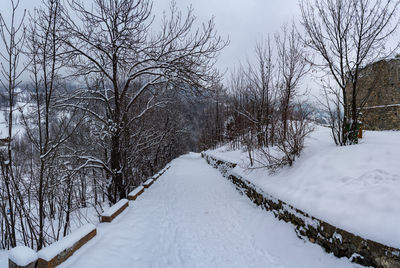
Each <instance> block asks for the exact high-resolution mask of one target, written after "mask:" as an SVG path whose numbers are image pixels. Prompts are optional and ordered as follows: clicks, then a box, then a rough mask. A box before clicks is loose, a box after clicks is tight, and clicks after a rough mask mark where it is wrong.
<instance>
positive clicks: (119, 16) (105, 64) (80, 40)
mask: <svg viewBox="0 0 400 268" xmlns="http://www.w3.org/2000/svg"><path fill="white" fill-rule="evenodd" d="M68 12H73V14H72V15H68V14H65V16H64V18H65V21H64V36H65V37H66V39H65V45H66V46H67V47H68V48H69V49H70V51H71V53H72V56H73V57H72V61H71V66H70V67H71V68H72V69H73V70H74V74H75V75H77V76H85V77H86V80H87V81H95V82H96V83H92V82H90V84H91V86H90V87H88V88H85V89H83V90H79V91H78V92H77V93H76V99H79V100H84V101H86V102H87V103H89V102H91V103H96V104H97V105H100V106H99V107H101V108H100V109H99V111H94V110H90V109H87V106H80V108H82V109H84V110H86V111H87V112H88V113H89V114H90V115H91V116H92V118H93V120H95V121H97V122H98V123H100V124H101V125H102V129H103V131H104V132H105V133H106V137H105V142H106V143H107V144H108V146H107V152H106V158H105V159H104V160H101V159H99V158H98V157H94V156H90V157H87V160H89V161H88V163H92V164H93V163H95V165H98V166H99V167H102V168H103V169H104V170H105V171H106V172H107V173H108V174H109V175H110V176H111V182H110V184H109V193H108V196H109V199H110V201H111V202H116V201H118V199H120V198H124V197H126V191H127V189H126V185H127V183H126V182H127V180H129V178H124V174H127V173H126V172H124V170H125V169H126V168H127V167H126V166H124V163H123V162H124V161H123V155H124V150H125V148H124V147H123V146H122V140H123V137H124V136H126V135H129V129H130V128H132V127H133V126H134V125H135V122H137V120H138V119H139V118H141V117H142V116H143V115H144V114H145V113H146V112H148V111H149V110H151V109H152V108H154V107H157V106H159V105H160V103H159V102H158V101H157V98H156V97H155V96H156V95H157V94H158V93H157V92H158V91H159V90H160V89H165V90H169V89H170V88H171V87H172V86H174V87H180V86H182V85H184V87H186V88H195V89H201V88H206V87H208V86H209V83H213V81H214V80H215V79H216V78H217V77H218V73H217V72H216V71H215V70H214V69H213V64H214V62H215V56H216V55H217V53H218V52H219V51H220V50H221V49H222V48H223V47H224V46H225V44H226V42H224V41H223V40H222V39H221V38H220V37H219V36H217V35H216V33H215V31H214V24H213V21H212V20H210V21H208V22H207V23H205V24H203V27H202V28H201V29H194V21H195V18H194V16H193V14H192V10H191V9H189V10H188V12H187V14H186V15H183V14H182V13H181V12H180V11H178V10H177V8H176V7H175V5H174V4H172V6H171V12H170V15H169V17H167V16H165V15H164V17H163V19H162V23H161V30H160V31H159V32H158V33H156V34H154V31H155V30H154V25H153V21H154V19H153V16H152V3H151V2H150V1H149V0H134V1H132V0H112V1H108V0H94V1H93V7H89V6H87V5H85V2H83V1H78V0H71V1H69V8H68ZM144 97H145V98H147V99H146V101H145V103H146V105H144V106H138V103H139V100H141V101H143V98H144ZM74 105H75V104H71V106H74ZM138 107H140V109H137V108H138ZM132 111H135V112H136V113H135V114H134V115H132V113H131V112H132Z"/></svg>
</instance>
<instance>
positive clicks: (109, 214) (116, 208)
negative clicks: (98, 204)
mask: <svg viewBox="0 0 400 268" xmlns="http://www.w3.org/2000/svg"><path fill="white" fill-rule="evenodd" d="M127 204H129V201H128V199H125V198H124V199H121V200H119V201H118V202H117V203H116V204H115V205H113V206H111V207H110V208H109V209H107V210H106V211H104V212H103V214H101V216H102V217H113V216H114V214H116V213H117V212H118V211H119V210H120V209H122V208H123V207H124V206H126V205H127Z"/></svg>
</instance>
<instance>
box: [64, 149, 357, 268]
mask: <svg viewBox="0 0 400 268" xmlns="http://www.w3.org/2000/svg"><path fill="white" fill-rule="evenodd" d="M97 231H98V234H97V236H96V237H95V238H94V239H92V240H91V241H90V242H89V243H88V244H86V245H85V246H83V247H82V248H81V249H80V250H79V251H78V252H77V253H75V254H74V255H73V256H72V257H71V258H70V259H68V260H67V261H66V262H65V263H64V264H62V265H61V266H60V267H64V268H65V267H74V268H75V267H307V268H309V267H359V266H358V265H356V264H352V263H350V262H349V260H348V259H337V258H336V257H334V256H333V255H331V254H327V253H325V252H324V251H323V250H322V248H320V247H319V246H317V245H314V244H311V243H309V242H304V241H302V240H300V239H299V238H297V236H296V234H295V232H294V230H293V227H292V225H290V224H287V223H284V222H283V221H278V220H277V219H275V218H274V217H273V215H272V214H271V213H268V212H266V211H263V210H261V209H260V208H258V207H256V206H255V205H254V204H253V203H251V201H249V200H248V199H247V198H246V197H244V196H241V195H240V194H239V193H238V192H237V191H236V189H235V188H234V186H233V185H232V184H231V183H230V182H229V181H227V180H226V179H225V178H223V177H222V176H221V174H220V173H219V172H218V171H217V170H216V169H213V168H212V167H210V166H209V165H208V164H207V163H206V162H205V161H204V160H203V159H201V157H200V155H199V154H188V155H185V156H182V157H180V158H178V159H176V160H174V161H173V162H172V163H171V168H170V169H169V170H168V171H167V172H166V173H165V174H164V175H163V176H162V177H161V178H160V179H159V180H157V181H156V182H155V183H154V185H152V186H151V187H150V189H149V190H146V191H145V192H144V194H142V195H141V196H140V197H139V198H138V199H137V200H136V201H133V202H130V206H129V207H128V209H127V210H126V211H124V212H123V213H122V214H121V215H120V216H119V217H117V218H116V219H115V220H114V221H113V222H112V223H102V224H100V225H98V229H97Z"/></svg>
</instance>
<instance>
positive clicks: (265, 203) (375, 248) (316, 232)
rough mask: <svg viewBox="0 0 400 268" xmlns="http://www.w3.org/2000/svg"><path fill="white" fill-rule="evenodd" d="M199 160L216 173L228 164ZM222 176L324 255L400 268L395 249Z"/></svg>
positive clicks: (244, 182)
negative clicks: (315, 245)
mask: <svg viewBox="0 0 400 268" xmlns="http://www.w3.org/2000/svg"><path fill="white" fill-rule="evenodd" d="M203 157H204V158H205V159H206V161H207V162H208V163H209V164H210V165H212V166H213V167H215V168H218V169H219V170H220V171H221V169H220V168H219V166H220V165H223V166H224V165H227V164H229V163H225V162H221V161H220V160H216V159H213V158H212V156H209V155H206V154H203ZM221 173H222V172H221ZM225 176H226V177H227V178H228V179H229V180H230V181H231V182H232V183H233V184H235V185H236V188H237V189H238V190H239V191H241V192H242V193H244V194H245V195H247V197H248V198H249V199H250V200H252V201H253V202H254V203H255V204H256V205H258V206H261V207H263V208H265V209H266V210H268V211H272V212H273V214H274V215H275V217H277V218H279V219H280V220H284V221H285V222H291V223H292V224H293V225H294V226H295V227H296V232H297V233H298V234H299V236H303V237H307V238H308V240H309V241H310V242H312V243H317V244H319V245H320V246H322V247H323V248H324V249H325V250H326V251H327V252H332V253H334V255H335V256H337V257H350V256H352V257H351V259H352V261H354V262H357V263H360V264H362V265H364V266H372V267H399V266H400V258H399V255H400V250H399V249H396V248H393V247H388V246H386V245H383V244H380V243H377V242H375V241H371V240H366V239H364V238H361V237H359V236H356V235H354V234H352V233H349V232H348V231H345V230H343V229H340V228H337V227H336V226H333V225H331V224H329V223H327V222H324V221H321V220H320V219H317V218H314V217H313V216H311V215H309V214H307V213H305V212H303V211H301V210H299V209H298V208H295V207H293V206H291V205H289V204H286V203H285V202H284V201H281V200H279V199H277V198H275V197H274V196H271V195H270V194H267V193H265V192H263V191H262V190H261V189H260V188H259V187H257V186H255V185H254V184H252V183H251V182H249V181H247V180H246V179H244V178H243V177H241V176H238V175H236V174H233V173H232V172H227V173H225ZM355 254H356V255H355Z"/></svg>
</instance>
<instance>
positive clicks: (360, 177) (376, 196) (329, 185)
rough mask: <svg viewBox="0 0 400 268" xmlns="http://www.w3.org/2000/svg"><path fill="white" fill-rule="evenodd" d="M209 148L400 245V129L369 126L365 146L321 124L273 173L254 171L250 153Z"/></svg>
mask: <svg viewBox="0 0 400 268" xmlns="http://www.w3.org/2000/svg"><path fill="white" fill-rule="evenodd" d="M207 153H208V154H210V155H213V156H215V157H217V158H221V159H225V160H227V161H231V162H237V163H239V166H237V167H236V168H235V169H234V170H233V172H235V173H237V174H239V175H242V176H243V177H245V178H247V179H248V180H250V181H251V182H253V183H254V184H256V185H257V186H259V187H261V188H262V189H263V190H264V191H265V192H267V193H269V194H272V195H273V196H275V197H277V198H280V199H282V200H283V201H286V202H288V203H290V204H292V205H294V206H295V207H297V208H299V209H302V210H304V211H305V212H308V213H310V214H311V215H313V216H315V217H318V218H320V219H322V220H325V221H327V222H329V223H331V224H333V225H336V226H338V227H341V228H343V229H345V230H347V231H351V232H353V233H355V234H358V235H361V236H363V237H364V238H368V239H372V240H375V241H377V242H381V243H384V244H387V245H389V246H393V247H397V248H400V229H399V223H400V132H396V131H367V132H365V133H364V139H362V140H361V143H360V144H359V145H354V146H346V147H337V146H335V145H334V144H333V142H332V140H331V138H330V130H329V129H327V128H324V127H318V128H317V129H316V131H315V132H314V133H312V134H311V137H310V138H309V139H308V140H307V142H306V148H305V150H304V152H303V154H302V156H301V157H300V159H298V160H297V162H295V164H294V166H293V167H292V168H284V169H282V170H279V171H278V172H277V173H275V174H273V175H271V174H268V171H267V170H265V169H254V170H251V171H250V170H248V169H247V167H248V165H249V161H248V158H247V153H243V152H241V151H229V150H228V149H227V147H222V148H219V149H217V150H214V151H208V152H207Z"/></svg>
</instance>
